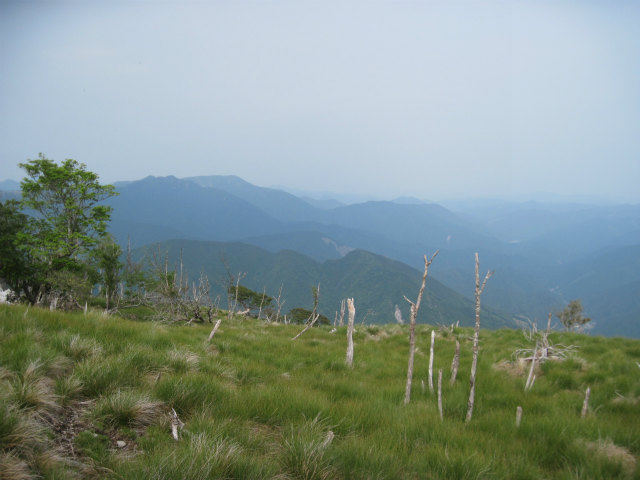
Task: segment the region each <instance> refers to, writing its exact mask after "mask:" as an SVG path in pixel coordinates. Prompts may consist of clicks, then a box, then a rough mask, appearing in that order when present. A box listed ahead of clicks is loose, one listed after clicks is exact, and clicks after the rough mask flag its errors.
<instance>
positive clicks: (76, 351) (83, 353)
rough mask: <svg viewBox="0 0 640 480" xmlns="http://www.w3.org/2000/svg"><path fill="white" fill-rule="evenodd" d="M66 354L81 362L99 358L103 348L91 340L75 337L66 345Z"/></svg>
mask: <svg viewBox="0 0 640 480" xmlns="http://www.w3.org/2000/svg"><path fill="white" fill-rule="evenodd" d="M64 353H65V355H67V356H68V357H70V358H73V359H74V360H75V361H80V360H86V359H88V358H92V357H97V356H98V355H100V354H101V353H102V347H101V346H100V345H99V344H98V343H97V342H96V341H95V340H93V339H91V338H83V337H81V336H80V335H74V336H72V337H71V338H70V339H69V341H68V342H67V343H66V344H65V345H64Z"/></svg>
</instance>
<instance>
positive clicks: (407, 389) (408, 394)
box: [404, 250, 439, 405]
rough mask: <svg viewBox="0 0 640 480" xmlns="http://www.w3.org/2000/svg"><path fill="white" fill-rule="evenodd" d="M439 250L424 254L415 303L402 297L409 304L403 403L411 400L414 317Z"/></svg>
mask: <svg viewBox="0 0 640 480" xmlns="http://www.w3.org/2000/svg"><path fill="white" fill-rule="evenodd" d="M438 252H439V250H436V253H434V254H433V255H432V256H431V260H427V256H426V255H425V256H424V274H423V275H422V285H421V286H420V291H419V292H418V298H417V299H416V303H413V302H412V301H411V300H409V299H408V298H407V297H404V299H405V300H406V301H407V302H409V304H410V305H411V315H410V317H411V318H410V322H409V365H408V367H407V385H406V387H405V390H404V403H405V405H406V404H408V403H409V402H410V401H411V382H412V380H413V359H414V357H415V353H416V318H417V316H418V310H419V309H420V302H421V301H422V293H423V292H424V286H425V284H426V282H427V275H428V273H429V265H431V262H433V259H434V258H435V257H436V255H438Z"/></svg>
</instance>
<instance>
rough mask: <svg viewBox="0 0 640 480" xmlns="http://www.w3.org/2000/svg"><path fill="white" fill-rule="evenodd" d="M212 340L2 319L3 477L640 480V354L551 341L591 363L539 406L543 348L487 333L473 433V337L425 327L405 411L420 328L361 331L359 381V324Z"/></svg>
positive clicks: (568, 374)
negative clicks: (350, 328) (526, 356)
mask: <svg viewBox="0 0 640 480" xmlns="http://www.w3.org/2000/svg"><path fill="white" fill-rule="evenodd" d="M356 308H357V299H356ZM356 315H357V313H356ZM357 321H358V318H357V316H356V323H357ZM211 328H212V326H211V325H209V324H206V325H193V326H185V325H184V324H180V325H179V324H174V325H167V324H158V323H152V322H147V321H134V320H128V319H123V318H120V317H117V316H105V315H103V314H102V313H100V312H91V311H90V312H89V313H87V314H83V313H82V312H78V313H63V312H50V311H48V310H40V309H36V308H26V307H23V306H0V479H5V480H6V479H10V480H15V479H31V478H48V479H63V478H108V479H180V478H184V479H210V478H220V479H262V478H268V479H556V478H557V479H618V478H619V479H639V478H640V468H639V467H638V466H637V463H636V462H637V459H638V456H639V455H640V368H639V367H640V365H638V362H640V341H637V340H630V339H623V338H602V337H590V336H585V335H580V334H574V333H552V334H551V337H550V338H551V340H552V342H553V343H554V344H556V345H559V344H563V345H573V346H575V347H576V349H575V352H574V353H573V354H572V355H570V356H569V357H568V358H567V359H566V360H564V361H562V362H560V361H547V362H545V363H543V364H542V365H541V366H540V367H538V368H537V370H536V380H535V384H534V386H533V388H532V389H531V390H530V391H527V392H525V391H524V385H525V382H526V378H527V374H528V366H527V365H523V364H521V363H518V362H516V361H514V357H513V353H514V351H516V350H517V349H519V348H527V347H532V346H533V345H532V342H531V341H529V340H527V339H526V338H525V336H524V335H523V332H522V331H516V330H499V331H486V330H483V331H481V334H480V360H479V366H478V374H477V387H476V388H477V390H476V404H475V410H474V414H473V419H472V421H471V422H470V423H465V414H466V409H467V397H468V394H469V371H470V365H471V337H472V330H471V329H465V328H460V329H453V330H452V329H446V328H439V327H431V326H428V325H419V326H418V327H417V332H418V335H417V347H418V349H417V353H416V366H415V372H414V381H413V391H412V396H411V402H410V404H409V405H404V404H403V398H404V387H405V382H406V369H407V358H408V327H406V326H399V325H387V326H363V325H359V326H357V327H356V330H357V332H356V334H355V336H354V341H355V356H354V366H353V368H352V369H351V368H348V367H347V366H346V365H345V351H346V327H344V328H338V329H337V331H335V332H332V331H331V329H332V328H331V327H325V326H323V327H320V328H313V329H311V330H309V331H308V332H306V333H305V334H304V335H303V336H302V337H300V338H299V339H298V340H296V341H291V338H292V337H293V336H294V335H295V334H296V333H297V332H298V331H299V330H300V328H301V327H300V326H296V325H281V324H268V323H265V322H263V321H258V320H255V319H244V318H241V317H240V318H235V319H234V320H232V321H228V320H227V319H226V318H225V319H224V320H223V322H222V325H221V327H220V329H219V330H218V332H217V333H216V335H215V337H214V338H213V340H212V341H211V342H210V343H207V341H206V339H207V336H208V334H209V332H210V330H211ZM433 328H435V329H436V333H437V335H436V341H435V360H434V370H435V378H436V379H437V371H438V369H440V368H442V369H443V373H444V375H443V389H442V397H443V419H442V420H441V418H440V415H439V412H438V406H437V395H436V394H435V393H432V392H430V390H429V387H428V381H427V370H428V361H429V344H430V335H431V330H432V329H433ZM456 339H457V340H459V341H460V343H461V346H462V349H461V358H460V370H459V374H458V378H457V381H456V382H455V383H454V384H453V385H451V384H450V365H451V360H452V357H453V354H454V350H455V341H456ZM434 382H435V379H434ZM587 387H590V388H591V391H592V393H591V398H590V402H589V411H588V414H587V416H586V417H585V418H581V410H582V405H583V400H584V393H585V389H586V388H587ZM518 406H521V407H522V408H523V412H524V413H523V417H522V422H521V425H520V426H519V427H517V426H516V424H515V415H516V408H517V407H518ZM173 411H175V413H176V414H177V417H178V419H179V420H180V422H182V424H183V426H182V428H181V429H179V440H177V441H176V440H174V438H172V434H171V426H172V421H173V420H172V418H173V417H172V415H173Z"/></svg>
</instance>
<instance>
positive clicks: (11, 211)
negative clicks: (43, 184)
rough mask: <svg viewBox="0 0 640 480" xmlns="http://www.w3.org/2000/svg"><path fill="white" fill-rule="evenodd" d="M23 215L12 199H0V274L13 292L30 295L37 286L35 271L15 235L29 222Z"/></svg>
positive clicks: (26, 227)
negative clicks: (2, 201)
mask: <svg viewBox="0 0 640 480" xmlns="http://www.w3.org/2000/svg"><path fill="white" fill-rule="evenodd" d="M28 218H29V217H27V215H25V214H24V213H22V212H21V211H20V205H19V203H18V202H16V201H15V200H7V201H6V202H5V203H0V278H2V279H4V281H5V282H6V283H7V285H8V286H9V288H10V289H11V290H13V291H14V292H16V293H19V292H24V294H25V296H29V297H30V299H31V300H32V301H33V298H31V297H32V296H33V295H34V294H35V293H37V290H38V272H37V268H36V266H35V265H34V263H33V262H32V259H31V258H30V256H29V254H28V253H27V251H26V250H25V249H23V248H20V242H19V237H20V234H21V233H24V232H25V231H26V230H27V229H28V228H29V226H30V224H29V222H28Z"/></svg>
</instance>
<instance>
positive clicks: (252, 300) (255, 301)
mask: <svg viewBox="0 0 640 480" xmlns="http://www.w3.org/2000/svg"><path fill="white" fill-rule="evenodd" d="M236 291H237V299H238V303H239V304H240V305H242V306H243V307H244V308H250V309H252V310H253V309H256V308H260V305H262V307H263V308H266V307H268V306H269V305H271V302H272V301H273V298H271V297H270V296H268V295H265V294H264V293H258V292H255V291H253V290H251V289H250V288H247V287H245V286H244V285H238V286H237V287H236V285H230V286H229V288H228V293H229V295H231V296H233V297H236Z"/></svg>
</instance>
